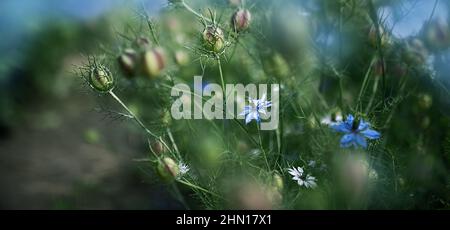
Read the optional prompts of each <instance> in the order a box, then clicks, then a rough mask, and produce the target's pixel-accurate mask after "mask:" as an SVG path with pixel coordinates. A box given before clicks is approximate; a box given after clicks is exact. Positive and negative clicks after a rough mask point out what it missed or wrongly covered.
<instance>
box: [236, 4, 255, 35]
mask: <svg viewBox="0 0 450 230" xmlns="http://www.w3.org/2000/svg"><path fill="white" fill-rule="evenodd" d="M251 20H252V15H251V14H250V11H248V10H243V9H240V10H238V11H236V12H235V13H234V14H233V16H232V17H231V26H232V29H233V30H234V31H235V32H241V31H244V30H246V29H248V27H249V26H250V21H251Z"/></svg>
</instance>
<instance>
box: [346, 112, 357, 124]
mask: <svg viewBox="0 0 450 230" xmlns="http://www.w3.org/2000/svg"><path fill="white" fill-rule="evenodd" d="M353 120H355V118H354V117H353V115H351V114H349V115H348V116H347V119H346V120H345V123H346V124H347V125H349V126H350V127H352V125H353Z"/></svg>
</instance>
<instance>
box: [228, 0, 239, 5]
mask: <svg viewBox="0 0 450 230" xmlns="http://www.w3.org/2000/svg"><path fill="white" fill-rule="evenodd" d="M228 4H229V5H230V6H233V7H238V6H240V5H242V1H241V0H228Z"/></svg>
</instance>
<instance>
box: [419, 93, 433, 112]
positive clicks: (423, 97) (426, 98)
mask: <svg viewBox="0 0 450 230" xmlns="http://www.w3.org/2000/svg"><path fill="white" fill-rule="evenodd" d="M432 105H433V98H432V97H431V95H429V94H420V95H419V107H420V108H421V109H423V110H427V109H429V108H431V106H432Z"/></svg>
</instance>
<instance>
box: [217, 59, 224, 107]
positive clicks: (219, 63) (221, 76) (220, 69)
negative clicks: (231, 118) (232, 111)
mask: <svg viewBox="0 0 450 230" xmlns="http://www.w3.org/2000/svg"><path fill="white" fill-rule="evenodd" d="M217 65H219V74H220V82H221V83H222V92H225V81H224V80H223V72H222V63H221V62H220V57H217ZM224 100H225V98H224Z"/></svg>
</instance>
